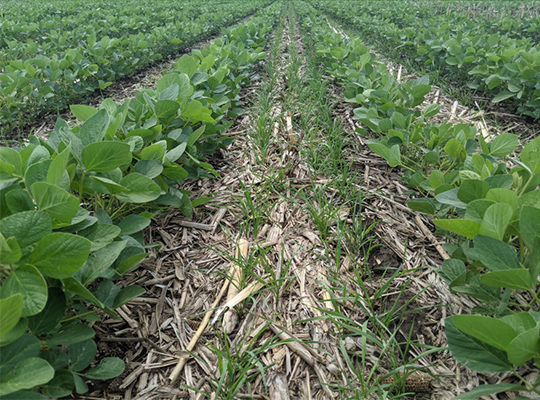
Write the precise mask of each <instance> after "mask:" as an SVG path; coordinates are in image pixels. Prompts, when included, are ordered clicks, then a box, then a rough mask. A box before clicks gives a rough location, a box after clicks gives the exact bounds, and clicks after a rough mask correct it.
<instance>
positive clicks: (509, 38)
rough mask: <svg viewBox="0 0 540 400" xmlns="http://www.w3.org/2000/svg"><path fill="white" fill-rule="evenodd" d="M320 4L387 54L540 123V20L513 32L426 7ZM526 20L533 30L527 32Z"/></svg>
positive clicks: (319, 2)
mask: <svg viewBox="0 0 540 400" xmlns="http://www.w3.org/2000/svg"><path fill="white" fill-rule="evenodd" d="M315 5H316V7H317V8H318V9H320V10H325V11H327V12H328V13H330V14H331V15H333V16H335V17H336V18H338V19H339V20H341V21H343V22H344V23H345V24H347V25H348V26H351V27H354V28H355V29H357V30H358V31H359V32H360V33H361V34H362V36H363V37H365V38H367V39H369V40H371V41H373V42H376V43H378V44H379V45H381V46H383V47H384V48H385V49H393V51H394V52H396V54H397V52H399V53H400V54H402V55H406V56H407V57H409V58H410V59H411V60H414V61H415V62H416V63H419V65H421V66H424V67H425V68H427V69H428V70H432V71H440V72H443V73H444V74H445V76H446V77H448V78H450V79H451V80H453V81H456V82H461V83H463V84H465V85H468V87H469V88H471V89H473V90H478V91H481V92H484V93H486V95H487V96H489V97H490V98H491V99H492V100H491V101H492V102H493V103H498V102H502V101H504V102H505V104H506V105H508V106H509V107H511V108H513V109H515V110H516V111H517V113H519V114H523V115H528V116H530V117H532V118H534V119H538V118H540V47H539V46H538V32H539V31H540V27H539V26H540V25H538V24H540V19H538V18H536V19H522V20H521V21H520V22H516V23H515V24H516V25H512V27H511V29H510V30H509V31H508V30H505V29H502V27H503V26H504V22H501V26H500V27H493V24H492V23H491V22H489V21H488V22H486V20H485V19H483V18H476V19H470V18H467V17H466V15H459V14H457V15H455V16H454V15H453V14H451V15H450V16H448V15H439V16H433V17H427V14H426V13H427V10H424V9H423V8H422V7H423V6H421V5H419V7H418V9H415V8H413V9H412V12H408V13H403V11H402V10H401V7H400V3H397V2H391V3H385V6H381V4H380V3H378V2H376V3H375V2H360V3H354V4H352V5H351V3H350V2H341V1H338V2H334V1H325V0H321V1H316V2H315ZM525 21H527V22H528V23H529V24H532V26H529V27H528V28H527V29H525V25H526V22H525ZM533 21H535V22H533ZM519 27H521V28H519ZM524 30H525V31H526V33H524V32H523V31H524ZM517 31H519V32H520V33H517ZM509 32H516V33H515V34H509Z"/></svg>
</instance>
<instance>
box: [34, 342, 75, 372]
mask: <svg viewBox="0 0 540 400" xmlns="http://www.w3.org/2000/svg"><path fill="white" fill-rule="evenodd" d="M39 358H43V359H44V360H45V361H47V362H48V363H49V364H50V366H51V367H53V369H54V370H55V371H58V370H61V369H64V368H67V366H68V356H67V354H66V353H65V352H64V351H62V349H61V348H60V347H49V348H45V349H42V350H41V352H40V353H39Z"/></svg>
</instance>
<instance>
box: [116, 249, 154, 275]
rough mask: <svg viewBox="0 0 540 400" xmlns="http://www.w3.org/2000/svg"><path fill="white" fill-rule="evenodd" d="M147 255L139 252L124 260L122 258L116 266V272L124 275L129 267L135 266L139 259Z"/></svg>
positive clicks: (139, 261)
mask: <svg viewBox="0 0 540 400" xmlns="http://www.w3.org/2000/svg"><path fill="white" fill-rule="evenodd" d="M148 256H149V254H148V253H139V254H134V255H132V256H131V257H128V258H126V259H125V260H122V262H121V263H120V265H119V266H118V273H119V274H120V275H124V274H125V273H126V272H128V271H130V270H131V269H133V268H135V266H137V265H139V264H140V263H141V261H142V260H144V259H145V258H146V257H148Z"/></svg>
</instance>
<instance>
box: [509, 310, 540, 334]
mask: <svg viewBox="0 0 540 400" xmlns="http://www.w3.org/2000/svg"><path fill="white" fill-rule="evenodd" d="M500 319H501V320H502V321H504V322H506V323H507V324H508V325H510V326H511V327H512V328H514V329H515V330H516V332H517V334H518V335H519V334H520V333H523V332H525V331H528V330H529V329H533V328H535V327H536V324H537V323H536V320H535V319H534V316H533V315H532V314H531V313H529V312H518V313H515V314H509V315H505V316H504V317H500Z"/></svg>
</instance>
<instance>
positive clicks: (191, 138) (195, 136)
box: [171, 124, 206, 161]
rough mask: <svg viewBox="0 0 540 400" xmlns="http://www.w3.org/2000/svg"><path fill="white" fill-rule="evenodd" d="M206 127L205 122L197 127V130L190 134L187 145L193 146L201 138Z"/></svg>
mask: <svg viewBox="0 0 540 400" xmlns="http://www.w3.org/2000/svg"><path fill="white" fill-rule="evenodd" d="M205 129H206V125H204V124H203V125H202V126H201V127H200V128H199V129H197V130H196V131H195V132H193V133H192V134H191V135H189V139H188V141H187V145H188V146H193V145H194V144H195V143H196V142H197V140H199V138H200V137H201V135H202V134H203V133H204V130H205ZM171 161H172V160H171Z"/></svg>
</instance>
